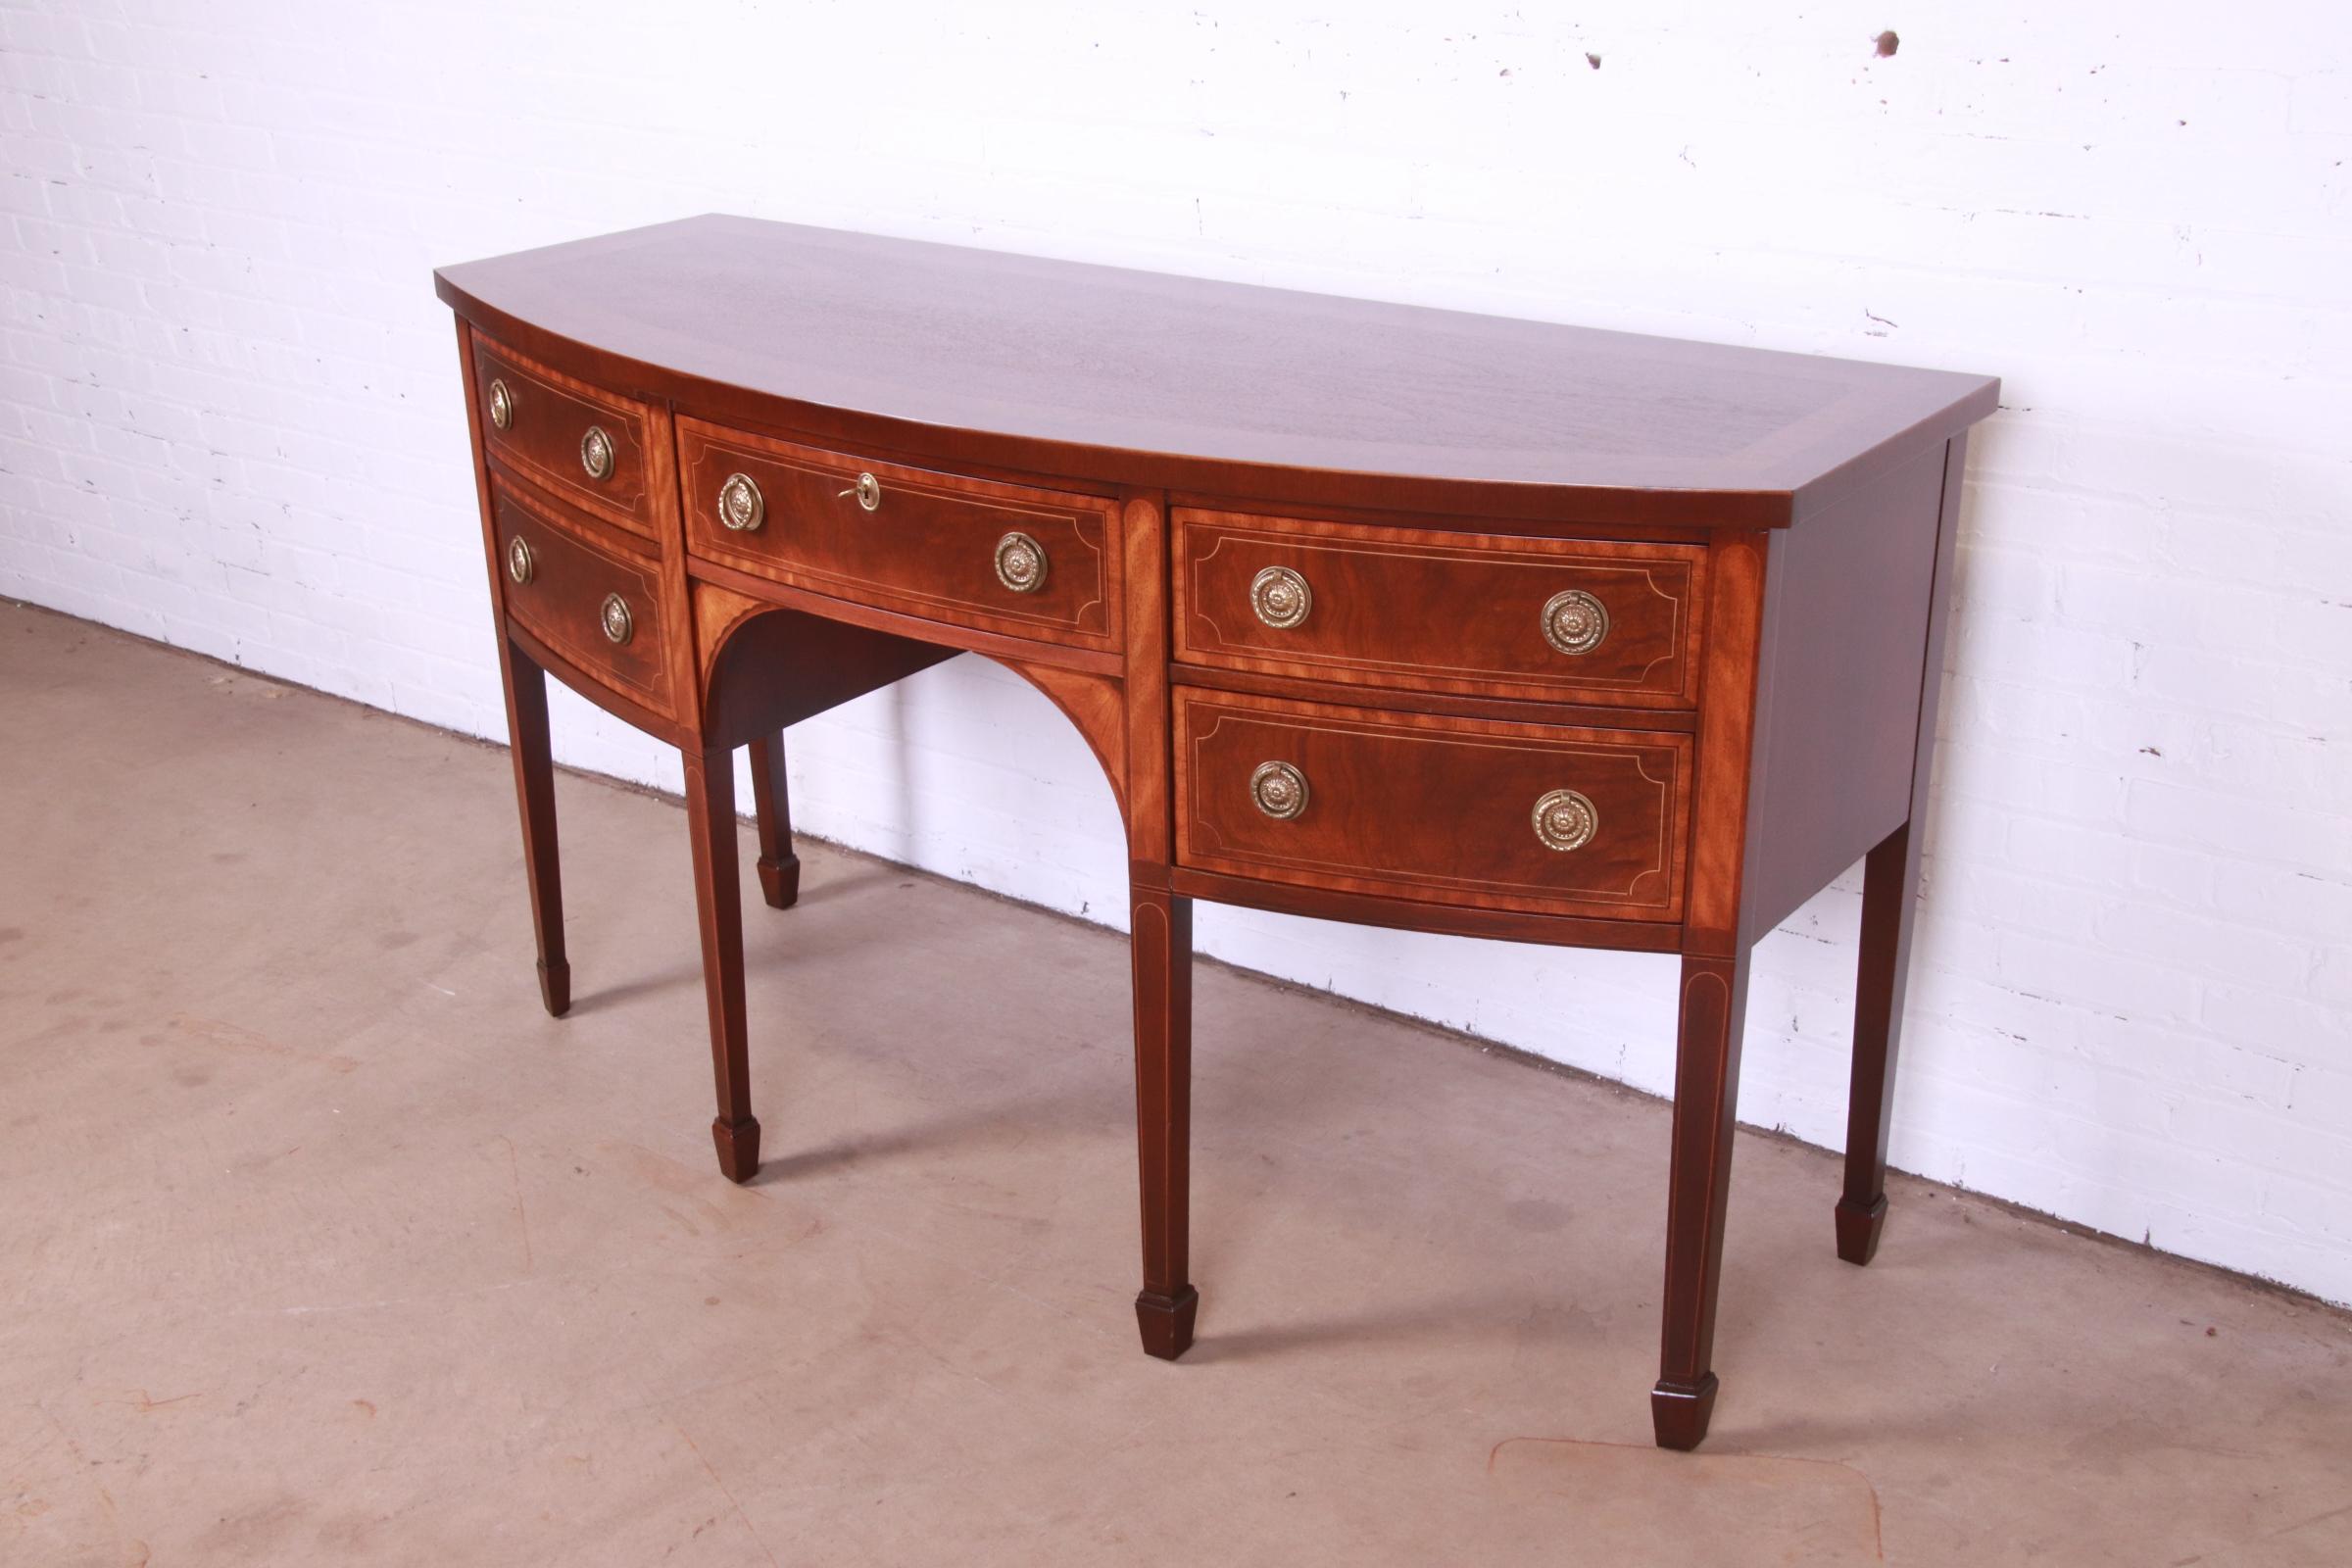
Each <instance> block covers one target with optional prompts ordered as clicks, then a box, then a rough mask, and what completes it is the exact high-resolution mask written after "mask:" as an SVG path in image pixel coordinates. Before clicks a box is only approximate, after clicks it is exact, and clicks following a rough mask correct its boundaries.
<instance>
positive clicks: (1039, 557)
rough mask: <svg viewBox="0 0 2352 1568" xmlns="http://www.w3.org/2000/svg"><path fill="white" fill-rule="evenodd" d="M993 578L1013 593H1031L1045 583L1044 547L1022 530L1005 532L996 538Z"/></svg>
mask: <svg viewBox="0 0 2352 1568" xmlns="http://www.w3.org/2000/svg"><path fill="white" fill-rule="evenodd" d="M997 581H999V582H1001V583H1003V584H1004V585H1005V587H1007V588H1009V589H1011V590H1012V591H1013V592H1014V593H1016V594H1033V593H1035V592H1037V591H1038V590H1039V589H1040V588H1043V587H1044V586H1045V585H1046V547H1045V546H1044V545H1041V544H1039V543H1038V542H1037V541H1036V540H1034V539H1032V538H1030V537H1029V536H1028V535H1027V534H1025V533H1017V532H1016V533H1008V534H1006V535H1005V537H1004V538H1002V539H1000V540H998V541H997Z"/></svg>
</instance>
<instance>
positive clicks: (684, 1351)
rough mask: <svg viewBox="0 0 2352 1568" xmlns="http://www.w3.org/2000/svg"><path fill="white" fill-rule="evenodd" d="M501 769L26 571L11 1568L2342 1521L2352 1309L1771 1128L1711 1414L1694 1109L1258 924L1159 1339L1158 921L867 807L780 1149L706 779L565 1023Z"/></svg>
mask: <svg viewBox="0 0 2352 1568" xmlns="http://www.w3.org/2000/svg"><path fill="white" fill-rule="evenodd" d="M510 778H511V775H510V773H509V770H508V763H507V759H506V757H505V755H504V754H503V753H501V752H499V751H496V750H493V749H491V748H488V747H484V746H479V745H474V744H470V743H467V742H464V741H459V740H455V739H452V738H449V737H446V736H442V735H439V734H435V733H432V732H430V731H427V730H424V729H421V728H419V727H417V726H415V725H412V724H408V723H404V722H401V721H399V720H396V719H391V718H387V717H384V716H382V715H380V714H377V713H374V712H370V711H366V710H364V709H360V708H356V707H352V706H350V705H347V704H343V703H339V702H335V701H331V700H329V699H326V698H322V697H319V696H315V695H311V694H308V693H303V692H299V691H294V690H289V689H287V688H284V687H280V686H276V685H272V684H270V683H269V682H267V681H262V680H257V679H254V678H252V677H249V676H245V675H242V674H238V673H235V672H233V671H230V670H227V669H224V668H222V667H221V666H219V665H215V664H212V663H208V662H202V661H199V660H196V659H192V658H188V657H184V656H180V655H175V654H172V653H169V652H165V651H162V650H158V649H156V648H153V647H150V646H146V645H143V644H140V643H137V642H134V641H131V640H129V639H127V638H123V637H121V636H119V635H116V634H114V633H111V632H107V631H103V630H100V629H97V628H94V627H91V626H88V625H85V624H82V623H79V622H75V621H72V620H67V619H63V618H60V617H57V616H54V615H50V614H47V613H39V612H34V611H27V610H23V609H18V608H15V607H0V844H4V845H5V846H6V847H7V848H6V852H5V853H6V864H5V868H4V869H0V1125H4V1126H5V1129H6V1136H5V1139H4V1140H0V1255H4V1256H5V1257H6V1259H7V1270H6V1274H5V1277H4V1278H0V1562H5V1563H7V1564H11V1565H16V1564H23V1565H27V1568H32V1565H39V1568H48V1565H53V1564H83V1563H90V1564H136V1563H153V1564H156V1565H159V1568H162V1565H172V1564H214V1563H219V1564H239V1565H243V1564H258V1563H302V1564H318V1563H325V1562H332V1563H369V1564H373V1563H419V1564H422V1563H434V1564H445V1563H461V1562H463V1563H495V1564H500V1565H509V1564H522V1563H552V1564H563V1565H565V1568H586V1565H594V1564H613V1565H622V1568H642V1565H645V1564H650V1563H655V1562H674V1563H684V1564H694V1565H732V1564H755V1565H772V1564H889V1565H903V1564H928V1563H954V1564H956V1565H958V1568H973V1565H981V1564H1020V1565H1024V1568H1026V1565H1034V1564H1039V1563H1083V1564H1095V1563H1126V1562H1144V1563H1174V1562H1183V1561H1193V1562H1200V1563H1242V1564H1254V1563H1280V1564H1285V1565H1299V1564H1312V1563H1325V1562H1330V1563H1348V1564H1351V1565H1361V1564H1372V1563H1409V1564H1415V1565H1432V1564H1454V1563H1486V1564H1493V1563H1511V1564H1516V1563H1537V1562H1542V1563H1547V1564H1552V1563H1594V1564H1610V1565H1620V1564H1629V1563H1641V1562H1650V1561H1673V1562H1676V1563H1692V1564H1714V1563H1730V1564H1742V1565H1745V1564H1762V1563H1779V1562H1788V1563H1795V1562H1803V1563H1808V1564H1841V1563H1856V1562H1878V1561H1882V1560H1884V1561H1888V1562H1895V1563H1954V1564H1971V1565H1982V1564H1987V1563H2007V1562H2046V1563H2058V1564H2076V1563H2128V1564H2186V1563H2204V1564H2256V1563H2263V1564H2268V1563H2288V1564H2330V1565H2340V1564H2343V1563H2346V1562H2352V1324H2348V1323H2347V1319H2346V1317H2345V1316H2344V1315H2342V1314H2339V1313H2334V1312H2330V1311H2328V1310H2326V1309H2323V1308H2321V1307H2319V1306H2316V1305H2314V1304H2312V1303H2310V1302H2307V1301H2302V1300H2298V1299H2289V1298H2286V1297H2284V1296H2282V1295H2279V1294H2277V1293H2273V1292H2268V1291H2265V1290H2261V1289H2258V1288H2254V1287H2250V1286H2247V1285H2245V1284H2242V1283H2239V1282H2236V1281H2232V1280H2230V1279H2228V1278H2225V1277H2222V1276H2220V1275H2217V1274H2215V1273H2213V1272H2211V1271H2208V1270H2205V1269H2201V1268H2197V1267H2195V1266H2192V1265H2188V1264H2183V1263H2180V1262H2176V1261H2172V1260H2169V1259H2166V1258H2164V1257H2161V1256H2157V1255H2154V1254H2151V1253H2147V1252H2143V1251H2140V1250H2133V1249H2129V1248H2125V1247H2122V1246H2118V1245H2115V1244H2111V1243H2106V1242H2100V1241H2096V1240H2089V1239H2084V1238H2082V1237H2078V1236H2074V1235H2071V1234H2068V1233H2067V1232H2065V1231H2063V1230H2061V1229H2059V1228H2058V1227H2056V1226H2054V1225H2051V1224H2047V1223H2043V1222H2040V1221H2036V1220H2033V1219H2030V1218H2026V1217H2022V1216H2019V1215H2016V1214H2013V1213H2010V1212H2006V1211H2004V1210H2002V1209H2000V1208H1998V1207H1996V1206H1994V1205H1992V1204H1990V1203H1986V1202H1984V1201H1977V1200H1973V1199H1968V1198H1964V1197H1955V1196H1954V1195H1952V1194H1951V1193H1949V1192H1948V1191H1944V1190H1940V1189H1937V1188H1934V1187H1931V1186H1929V1185H1927V1184H1925V1183H1919V1182H1912V1181H1904V1182H1902V1183H1901V1184H1900V1185H1899V1186H1898V1187H1897V1188H1896V1189H1895V1191H1894V1193H1893V1195H1892V1199H1893V1204H1894V1209H1893V1214H1892V1217H1891V1219H1890V1221H1889V1224H1888V1227H1887V1244H1886V1248H1885V1250H1883V1251H1882V1252H1881V1254H1880V1257H1879V1260H1878V1262H1877V1263H1876V1264H1874V1265H1873V1266H1872V1267H1871V1268H1869V1269H1867V1270H1861V1269H1855V1268H1850V1267H1848V1266H1846V1265H1844V1264H1842V1263H1839V1262H1838V1261H1837V1259H1836V1258H1835V1256H1834V1255H1833V1253H1832V1250H1831V1227H1830V1203H1831V1201H1832V1199H1833V1198H1834V1196H1835V1194H1836V1191H1837V1184H1838V1173H1837V1165H1836V1162H1835V1160H1834V1159H1833V1157H1832V1156H1830V1155H1828V1154H1825V1153H1821V1152H1816V1151H1811V1150H1806V1149H1802V1148H1798V1147H1795V1146H1792V1145H1790V1144H1788V1143H1785V1142H1779V1141H1774V1140H1769V1139H1764V1138H1754V1137H1748V1136H1745V1135H1742V1137H1741V1139H1740V1151H1739V1156H1738V1161H1737V1165H1736V1170H1737V1182H1738V1186H1739V1195H1738V1198H1737V1201H1736V1202H1735V1204H1734V1212H1733V1220H1732V1232H1731V1233H1732V1240H1731V1244H1730V1250H1729V1259H1728V1264H1727V1273H1726V1281H1725V1287H1724V1310H1723V1318H1722V1328H1721V1333H1720V1345H1719V1348H1718V1355H1719V1359H1718V1363H1717V1364H1718V1366H1719V1367H1720V1368H1721V1370H1722V1372H1723V1376H1724V1391H1723V1396H1722V1400H1721V1403H1720V1404H1719V1406H1718V1408H1717V1411H1716V1416H1715V1431H1714V1435H1713V1437H1712V1439H1711V1440H1710V1442H1709V1444H1708V1446H1707V1447H1706V1448H1705V1449H1704V1450H1703V1451H1702V1452H1701V1453H1700V1454H1698V1455H1696V1456H1685V1455H1679V1454H1670V1453H1663V1452H1659V1451H1657V1450H1655V1449H1653V1448H1651V1447H1650V1446H1648V1445H1649V1432H1648V1426H1649V1417H1648V1409H1647V1402H1646V1392H1647V1389H1648V1387H1649V1383H1650V1379H1651V1376H1652V1370H1653V1356H1654V1354H1655V1349H1656V1341H1657V1283H1658V1275H1659V1269H1660V1252H1659V1245H1660V1244H1659V1231H1660V1223H1661V1220H1662V1215H1663V1208H1664V1197H1665V1151H1666V1132H1667V1111H1666V1108H1665V1107H1664V1106H1663V1105H1660V1104H1658V1103H1654V1102H1650V1101H1646V1100H1642V1099H1640V1098H1638V1097H1636V1096H1633V1095H1631V1094H1628V1093H1625V1092H1622V1091H1618V1090H1614V1089H1611V1088H1608V1087H1606V1086H1602V1085H1597V1084H1593V1083H1589V1082H1583V1081H1578V1080H1572V1079H1569V1078H1565V1077H1561V1076H1556V1075H1551V1074H1547V1073H1543V1072H1539V1071H1535V1070H1531V1069H1530V1068H1529V1067H1527V1066H1525V1065H1522V1064H1519V1063H1516V1062H1512V1061H1509V1060H1504V1059H1501V1058H1497V1057H1491V1056H1486V1055H1482V1054H1479V1053H1478V1052H1476V1051H1473V1050H1470V1049H1467V1048H1466V1047H1464V1046H1463V1045H1462V1044H1461V1043H1459V1042H1458V1041H1455V1040H1453V1039H1450V1038H1448V1037H1446V1036H1444V1035H1441V1034H1438V1033H1436V1032H1433V1031H1430V1030H1427V1029H1423V1028H1420V1027H1417V1026H1414V1025H1410V1024H1407V1023H1403V1022H1398V1021H1395V1020H1391V1019H1387V1018H1383V1017H1380V1016H1377V1015H1374V1014H1370V1013H1367V1012H1364V1011H1362V1010H1358V1009H1355V1008H1352V1007H1348V1006H1345V1005H1337V1004H1334V1003H1332V1002H1330V1001H1328V1000H1324V999H1319V998H1316V997H1313V996H1309V995H1304V994H1301V993H1299V992H1295V991H1291V990H1287V989H1284V988H1281V987H1277V986H1274V985H1270V984H1267V983H1264V982H1260V981H1256V980H1252V979H1249V978H1246V977H1244V976H1241V975H1238V974H1235V973H1232V972H1230V971H1226V970H1223V969H1217V968H1206V967H1204V968H1203V969H1202V970H1201V974H1200V980H1199V1004H1198V1010H1199V1036H1200V1046H1199V1060H1198V1085H1199V1087H1198V1092H1197V1105H1196V1119H1197V1122H1198V1129H1197V1133H1196V1145H1195V1150H1196V1152H1195V1159H1194V1166H1195V1222H1194V1234H1195V1238H1196V1240H1195V1271H1194V1278H1195V1280H1196V1281H1197V1282H1198V1283H1199V1284H1200V1286H1201V1293H1202V1302H1203V1304H1202V1307H1201V1343H1200V1344H1199V1346H1198V1347H1197V1348H1195V1349H1194V1351H1193V1353H1192V1354H1191V1355H1190V1356H1189V1357H1188V1358H1187V1359H1186V1360H1185V1361H1183V1362H1181V1363H1179V1364H1176V1365H1172V1366H1171V1365H1164V1364H1161V1363H1158V1362H1154V1361H1152V1360H1149V1359H1147V1358H1146V1357H1145V1356H1144V1355H1143V1354H1142V1353H1141V1352H1140V1351H1139V1350H1138V1348H1137V1346H1136V1339H1135V1328H1134V1322H1133V1318H1132V1315H1131V1313H1130V1311H1129V1306H1128V1302H1129V1299H1130V1297H1131V1296H1132V1294H1133V1292H1134V1290H1135V1288H1136V1283H1137V1280H1136V1271H1137V1262H1136V1243H1135V1199H1134V1174H1133V1165H1132V1163H1131V1152H1130V1151H1131V1146H1130V1142H1129V1120H1128V1118H1129V1096H1130V1092H1131V1091H1130V1076H1129V1068H1128V1061H1127V1056H1126V1034H1127V991H1126V985H1127V969H1126V959H1125V953H1124V949H1123V944H1122V942H1121V941H1120V939H1118V938H1116V937H1114V936H1111V935H1108V934H1106V933H1103V932H1101V931H1097V930H1094V929H1091V928H1088V927H1084V926H1080V925H1076V924H1073V923H1071V922H1068V921H1065V920H1061V919H1056V918H1054V917H1051V916H1048V915H1044V914H1039V913H1034V912H1030V911H1027V910H1023V909H1021V908H1018V907H1012V906H1009V905H1006V904H1004V903H1001V902H999V901H996V900H994V899H991V898H988V897H986V896H984V895H981V894H978V893H974V892H971V891H969V890H965V889H961V888H957V887H955V886H952V885H947V884H943V883H940V882H936V881H932V880H929V879H927V878H923V877H920V876H916V875H913V874H911V873H908V872H906V871H903V870H900V869H897V868H895V867H892V866H889V865H886V864H882V863H879V862H876V861H873V860H868V859H862V858H858V857H855V856H851V855H848V854H842V853H834V852H828V851H826V850H825V849H823V848H822V847H815V848H813V849H810V850H809V851H807V852H806V858H807V862H808V864H807V872H806V884H805V885H806V893H805V896H804V899H803V902H802V905H801V907H799V908H797V909H795V910H793V911H791V912H789V913H785V914H777V913H774V912H773V911H769V910H767V909H765V908H764V907H760V905H759V904H758V903H757V899H756V896H755V898H754V901H753V904H752V908H751V910H750V943H751V949H752V958H751V1010H752V1018H753V1024H754V1043H755V1053H754V1055H755V1079H754V1082H755V1087H756V1091H757V1095H758V1101H759V1104H760V1110H761V1113H762V1118H763V1120H764V1121H765V1123H766V1143H767V1150H768V1155H769V1164H768V1167H767V1170H766V1172H765V1173H764V1174H763V1175H762V1177H761V1178H760V1181H759V1182H758V1184H757V1185H755V1186H753V1187H751V1188H749V1189H748V1190H738V1189H736V1188H733V1187H730V1186H729V1185H727V1184H726V1183H725V1182H724V1181H722V1180H721V1179H720V1178H719V1177H718V1175H717V1173H716V1171H715V1169H714V1168H713V1165H712V1160H711V1145H710V1138H709V1135H708V1133H707V1132H706V1130H705V1129H706V1125H707V1123H708V1122H709V1120H710V1115H711V1103H710V1087H709V1075H708V1055H707V1052H706V1049H705V1045H704V1032H703V1031H704V1022H703V1003H702V993H701V977H700V968H699V962H698V958H697V950H696V947H695V925H694V919H693V908H692V894H691V887H690V883H689V877H688V867H687V860H686V849H685V836H686V835H685V820H684V816H683V814H682V813H681V812H680V811H679V809H677V808H676V807H675V806H673V805H670V804H668V803H665V802H662V801H659V800H654V799H650V798H648V797H646V796H643V795H638V794H633V793H630V792H627V791H624V790H621V789H617V788H611V787H606V786H603V785H599V784H597V783H594V782H590V781H585V780H581V779H576V778H569V777H566V778H564V780H563V781H562V783H561V784H560V786H559V793H560V795H561V798H562V806H561V809H562V811H563V813H564V831H565V834H566V856H567V858H566V863H565V871H566V882H567V889H568V892H569V896H570V900H571V924H570V930H571V948H572V965H573V972H574V992H575V995H576V997H577V998H578V1003H577V1005H576V1007H575V1009H574V1011H573V1013H572V1015H571V1016H570V1017H569V1018H568V1019H565V1020H563V1021H560V1022H559V1021H556V1020H552V1019H550V1018H548V1017H547V1016H545V1015H544V1014H543V1013H542V1012H541V1010H540V1007H539V1000H538V989H537V987H536V985H535V984H534V983H533V980H532V974H531V962H530V957H531V945H530V930H529V924H528V918H527V915H526V912H525V908H524V903H523V895H522V876H521V868H520V861H519V853H518V849H517V842H516V833H515V815H514V801H513V795H512V791H511V785H510ZM748 838H749V836H748V834H747V835H746V841H747V844H748ZM746 883H747V887H748V886H750V885H751V884H750V878H749V874H748V866H747V876H746Z"/></svg>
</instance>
